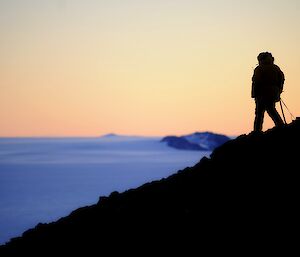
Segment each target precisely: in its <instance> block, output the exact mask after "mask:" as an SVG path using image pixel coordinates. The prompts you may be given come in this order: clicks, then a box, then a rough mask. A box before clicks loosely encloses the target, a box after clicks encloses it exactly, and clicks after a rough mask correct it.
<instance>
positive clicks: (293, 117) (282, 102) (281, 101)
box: [280, 98, 295, 124]
mask: <svg viewBox="0 0 300 257" xmlns="http://www.w3.org/2000/svg"><path fill="white" fill-rule="evenodd" d="M282 104H284V106H285V108H286V109H287V111H288V112H289V114H290V115H291V118H292V120H295V116H294V115H293V114H292V113H291V112H290V110H289V108H288V107H287V106H286V104H285V103H284V101H283V100H282V98H280V107H281V111H282V115H283V118H284V122H285V124H287V123H286V120H285V117H284V113H283V108H282Z"/></svg>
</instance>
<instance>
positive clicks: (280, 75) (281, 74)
mask: <svg viewBox="0 0 300 257" xmlns="http://www.w3.org/2000/svg"><path fill="white" fill-rule="evenodd" d="M284 81H285V77H284V73H283V72H282V71H281V69H280V68H279V92H280V93H282V91H283V84H284Z"/></svg>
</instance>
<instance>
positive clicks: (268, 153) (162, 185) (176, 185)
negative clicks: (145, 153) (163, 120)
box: [0, 122, 300, 256]
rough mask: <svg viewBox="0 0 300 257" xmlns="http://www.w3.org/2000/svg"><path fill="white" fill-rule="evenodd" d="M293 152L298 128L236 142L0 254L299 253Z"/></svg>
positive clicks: (299, 139) (35, 232) (31, 234)
mask: <svg viewBox="0 0 300 257" xmlns="http://www.w3.org/2000/svg"><path fill="white" fill-rule="evenodd" d="M299 145H300V124H299V122H293V123H292V124H290V125H288V126H286V127H284V128H281V129H277V128H276V129H272V130H269V131H267V132H265V133H261V134H249V135H241V136H239V137H238V138H236V139H234V140H230V141H228V142H226V143H224V144H223V145H222V146H220V147H218V148H216V149H215V151H213V153H212V154H211V157H210V158H206V157H204V158H203V159H201V160H200V162H199V163H197V164H196V165H195V166H194V167H187V168H185V169H184V170H180V171H178V172H177V173H175V174H173V175H171V176H169V177H168V178H165V179H161V180H158V181H153V182H149V183H146V184H144V185H142V186H140V187H138V188H136V189H130V190H127V191H125V192H123V193H118V192H113V193H111V194H110V195H109V196H108V197H100V199H99V202H98V203H97V204H95V205H92V206H86V207H83V208H79V209H77V210H75V211H74V212H72V213H71V214H70V215H69V216H67V217H64V218H61V219H60V220H58V221H56V222H53V223H49V224H39V225H37V226H36V227H35V228H33V229H31V230H28V231H26V232H25V233H24V234H23V236H22V237H20V238H15V239H12V240H11V241H10V242H9V243H7V244H6V245H5V246H2V247H1V248H0V249H1V250H0V255H1V256H8V255H9V254H10V256H23V255H24V256H26V255H36V256H43V255H44V254H52V255H54V254H59V255H60V254H66V255H68V256H69V255H72V254H78V253H79V252H84V253H85V255H84V256H88V255H89V254H91V253H95V254H96V255H100V256H101V255H103V256H107V255H114V254H117V253H122V254H123V255H127V254H139V256H143V255H145V254H147V253H156V254H159V253H163V252H162V251H163V250H164V251H166V250H167V251H168V252H169V254H170V253H174V252H176V251H177V250H179V249H180V250H184V252H185V255H184V256H186V255H187V253H188V252H189V251H191V250H193V251H196V252H195V253H205V252H206V251H207V250H208V251H209V253H211V254H212V253H214V252H215V251H221V252H222V253H236V254H237V253H238V254H239V255H245V254H247V253H252V254H270V253H274V252H276V253H277V254H279V255H283V254H285V255H289V253H290V251H298V237H297V234H298V231H299V221H298V220H299V214H300V213H299V212H300V211H299V206H298V204H299V167H298V158H299V152H298V148H299ZM141 248H142V249H143V250H142V251H140V250H139V249H141ZM282 250H283V251H282ZM107 253H109V254H107ZM177 253H178V251H177Z"/></svg>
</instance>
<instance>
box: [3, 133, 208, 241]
mask: <svg viewBox="0 0 300 257" xmlns="http://www.w3.org/2000/svg"><path fill="white" fill-rule="evenodd" d="M160 139H161V138H158V137H157V138H154V137H129V136H115V135H108V136H103V137H99V138H0V244H3V243H5V242H6V241H8V240H9V239H10V238H12V237H16V236H20V235H21V234H22V233H23V232H24V231H25V230H27V229H29V228H32V227H34V226H35V225H37V224H38V223H39V222H42V223H48V222H52V221H55V220H57V219H59V218H60V217H63V216H66V215H68V214H70V212H71V211H73V210H75V209H77V208H78V207H82V206H86V205H91V204H95V203H96V202H97V201H98V198H99V196H104V195H105V196H107V195H109V194H110V193H111V192H112V191H119V192H123V191H125V190H127V189H130V188H135V187H138V186H140V185H142V184H144V183H146V182H150V181H153V180H157V179H161V178H163V177H167V176H169V175H171V174H173V173H176V172H177V171H178V170H180V169H183V168H185V167H187V166H193V165H194V164H196V163H197V162H198V161H199V160H200V159H201V158H202V157H203V156H209V155H210V153H211V152H208V151H203V152H201V151H186V150H176V149H172V148H170V147H168V146H167V145H166V144H165V143H161V142H160Z"/></svg>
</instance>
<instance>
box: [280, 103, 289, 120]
mask: <svg viewBox="0 0 300 257" xmlns="http://www.w3.org/2000/svg"><path fill="white" fill-rule="evenodd" d="M281 102H282V100H281V98H280V108H281V112H282V116H283V120H284V124H285V125H286V124H287V123H286V120H285V116H284V112H283V108H282V103H281Z"/></svg>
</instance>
